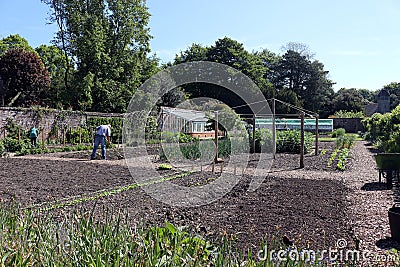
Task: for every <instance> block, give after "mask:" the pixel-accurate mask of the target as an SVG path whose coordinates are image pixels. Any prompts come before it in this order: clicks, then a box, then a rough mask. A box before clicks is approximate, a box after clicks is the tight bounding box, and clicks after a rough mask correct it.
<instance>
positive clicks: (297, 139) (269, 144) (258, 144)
mask: <svg viewBox="0 0 400 267" xmlns="http://www.w3.org/2000/svg"><path fill="white" fill-rule="evenodd" d="M255 137H256V141H255V149H256V151H255V152H257V153H260V152H272V148H273V140H272V132H271V130H269V129H260V130H256V136H255ZM252 142H253V140H252V137H251V135H250V147H252ZM312 143H313V135H312V134H311V133H308V132H305V133H304V152H305V153H308V152H309V150H310V148H311V147H312ZM300 146H301V133H300V131H298V130H288V131H277V132H276V152H277V153H285V152H287V153H300Z"/></svg>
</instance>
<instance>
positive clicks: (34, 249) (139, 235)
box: [0, 206, 353, 266]
mask: <svg viewBox="0 0 400 267" xmlns="http://www.w3.org/2000/svg"><path fill="white" fill-rule="evenodd" d="M95 210H97V211H96V212H95ZM99 210H100V211H99ZM0 225H1V229H0V259H1V266H323V265H324V264H325V265H326V264H327V262H326V259H325V258H324V259H318V257H316V256H314V257H307V258H304V259H301V258H300V259H299V258H298V259H291V258H290V257H288V258H287V259H286V260H284V261H278V260H277V259H276V257H275V256H276V255H275V256H274V254H273V253H272V251H273V250H277V249H285V250H286V251H287V252H286V254H288V253H290V252H291V253H294V254H296V255H303V254H304V251H303V250H298V249H297V248H290V249H289V248H287V247H285V246H281V245H279V241H278V239H276V240H275V239H274V240H272V241H271V242H269V243H268V246H267V245H263V246H261V247H260V249H259V250H256V251H251V250H249V251H247V252H239V251H238V250H236V249H235V248H234V247H233V243H232V240H233V239H232V236H229V235H221V236H220V238H218V240H215V243H216V244H217V245H215V244H213V243H212V242H210V241H208V240H206V239H204V238H203V237H201V236H199V235H196V234H193V233H190V232H189V231H188V230H187V229H186V228H184V227H176V226H174V225H172V224H171V223H169V222H167V221H166V222H165V226H162V227H159V226H152V227H147V228H145V227H142V226H138V225H135V224H132V223H131V218H129V214H126V213H121V212H120V211H114V210H110V209H106V208H103V209H101V208H99V209H95V208H93V209H92V210H85V209H74V210H72V211H70V212H66V210H63V209H61V210H58V212H57V215H55V214H54V213H50V212H43V211H37V210H26V209H25V210H24V209H19V208H18V207H15V206H12V207H5V206H1V207H0ZM302 253H303V254H302ZM343 266H353V265H352V264H347V265H343Z"/></svg>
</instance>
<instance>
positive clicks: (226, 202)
mask: <svg viewBox="0 0 400 267" xmlns="http://www.w3.org/2000/svg"><path fill="white" fill-rule="evenodd" d="M369 148H370V147H368V146H367V144H366V143H365V142H356V145H355V147H354V148H353V149H352V150H351V154H350V156H351V157H350V158H349V159H348V164H347V165H346V170H345V171H344V172H341V171H338V170H336V169H335V167H334V166H335V164H336V162H333V164H332V166H333V167H328V160H329V158H330V155H331V153H332V151H333V150H334V144H333V143H330V142H323V143H321V145H320V149H322V150H323V151H324V153H322V154H320V155H318V156H313V155H306V156H305V159H304V163H305V168H303V169H298V166H299V155H294V154H278V155H277V157H276V159H275V160H274V162H273V165H272V168H271V169H270V170H269V169H265V170H264V172H265V177H263V178H265V179H264V180H263V181H262V183H261V185H260V186H259V187H258V188H257V190H256V191H251V190H249V184H250V183H251V181H252V179H253V178H252V176H251V175H249V174H251V173H252V168H254V166H255V162H257V155H252V156H251V161H250V163H249V165H248V166H247V168H246V170H245V173H244V175H243V176H240V177H239V178H238V183H237V184H236V186H235V187H234V188H233V189H232V190H231V191H230V192H229V193H228V194H227V195H225V196H224V197H222V198H220V199H217V200H216V201H214V202H212V203H210V204H207V205H204V206H200V207H173V206H169V205H167V204H163V202H160V201H158V200H156V199H154V198H153V197H151V196H150V195H148V194H147V193H146V191H145V190H143V189H142V188H135V189H130V190H127V191H123V192H121V193H118V194H115V195H111V196H108V197H101V198H98V199H97V200H96V201H95V202H93V201H87V202H82V203H80V204H77V205H76V206H74V207H64V210H66V211H68V210H71V209H74V208H77V207H78V208H80V209H81V208H88V209H90V208H92V207H93V205H96V207H97V208H98V209H101V208H102V206H107V207H109V208H111V209H114V210H123V211H125V212H128V213H129V216H131V218H132V223H146V224H158V225H163V224H164V221H165V220H168V221H170V222H172V223H174V224H176V225H185V226H188V227H189V228H191V229H192V230H193V231H197V232H199V233H201V234H202V235H203V236H207V237H208V238H210V239H213V240H214V239H217V238H218V237H219V235H220V234H221V233H227V234H235V235H236V237H237V241H236V244H237V246H239V247H241V248H253V249H255V248H258V246H259V245H260V244H261V241H262V240H271V239H273V238H278V239H280V236H282V235H287V236H288V237H289V238H291V239H293V240H294V241H295V244H296V245H298V246H299V247H300V246H302V247H304V246H308V247H309V248H311V249H314V250H318V249H320V250H321V249H326V248H328V247H333V246H335V245H336V242H337V241H338V240H340V239H344V240H346V242H347V245H348V247H350V248H359V249H365V250H367V249H368V250H371V251H373V252H377V253H382V252H383V251H385V250H387V249H390V248H393V247H395V248H399V246H398V244H397V243H396V242H393V241H392V240H391V239H390V229H389V223H388V218H387V217H388V216H387V211H388V209H389V208H390V207H391V205H393V201H394V200H395V198H396V196H398V195H399V193H398V192H399V190H398V188H397V186H395V187H394V189H393V190H386V187H385V186H382V184H379V183H377V181H378V172H377V170H376V169H375V162H374V159H373V157H372V155H373V152H374V151H370V150H369ZM107 153H108V154H107V158H108V160H107V161H103V160H92V161H90V160H88V159H89V157H90V151H86V152H77V153H57V154H51V155H42V156H40V155H39V156H38V155H36V156H25V157H13V158H0V165H1V167H2V168H1V169H0V177H1V179H0V198H1V199H2V200H3V201H4V202H7V201H10V200H11V199H14V201H16V202H17V203H19V204H20V205H22V206H31V205H34V204H41V203H42V204H43V203H49V202H52V201H56V200H57V201H59V202H62V199H65V198H76V197H77V196H85V195H90V194H95V193H96V192H99V191H101V190H105V189H107V190H111V189H113V188H118V187H119V186H126V185H130V184H133V183H135V182H136V180H135V179H134V178H135V177H140V176H141V175H143V174H144V173H143V172H145V171H146V168H153V169H155V168H156V167H157V166H158V165H157V164H154V166H143V168H137V169H133V170H132V169H131V171H130V170H129V169H128V167H127V166H126V163H125V161H124V160H120V159H121V158H122V157H123V153H122V151H121V150H109V151H107ZM207 170H209V169H207ZM216 170H218V167H217V166H216ZM238 172H239V171H238ZM175 173H177V170H171V171H163V172H161V175H163V176H165V175H168V174H170V175H173V174H175ZM218 177H219V174H218V173H212V172H210V171H203V172H199V171H196V172H194V173H193V174H190V175H188V176H184V177H181V178H177V179H175V180H173V181H172V182H173V183H174V184H175V185H180V186H185V187H196V186H201V185H204V184H208V183H211V182H213V181H215V180H217V179H218ZM397 200H398V199H397ZM44 205H46V204H44Z"/></svg>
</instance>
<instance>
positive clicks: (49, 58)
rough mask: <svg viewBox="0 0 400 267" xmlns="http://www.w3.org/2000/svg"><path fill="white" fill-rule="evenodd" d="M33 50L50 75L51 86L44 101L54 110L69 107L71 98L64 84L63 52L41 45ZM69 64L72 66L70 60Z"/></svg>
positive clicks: (55, 47) (57, 48) (64, 64)
mask: <svg viewBox="0 0 400 267" xmlns="http://www.w3.org/2000/svg"><path fill="white" fill-rule="evenodd" d="M35 50H36V52H37V53H38V54H39V56H40V58H41V59H42V61H43V64H44V66H45V67H46V69H47V71H48V72H49V73H50V79H51V86H50V89H49V91H48V94H47V95H46V96H45V97H46V99H44V100H45V101H46V102H47V103H48V105H49V106H51V107H54V108H63V107H68V106H70V105H71V101H72V98H71V95H70V92H68V91H67V88H66V87H65V82H64V78H65V75H66V72H67V66H66V63H65V58H64V54H63V51H62V50H61V49H60V48H59V47H57V46H54V45H41V46H39V47H37V48H36V49H35ZM69 64H72V62H71V60H70V63H69Z"/></svg>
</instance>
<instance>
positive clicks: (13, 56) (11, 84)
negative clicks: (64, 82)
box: [0, 48, 50, 106]
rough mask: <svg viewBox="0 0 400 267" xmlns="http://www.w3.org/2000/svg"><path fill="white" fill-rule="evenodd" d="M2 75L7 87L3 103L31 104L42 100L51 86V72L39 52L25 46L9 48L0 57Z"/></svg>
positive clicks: (0, 74) (9, 104)
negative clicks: (28, 49)
mask: <svg viewBox="0 0 400 267" xmlns="http://www.w3.org/2000/svg"><path fill="white" fill-rule="evenodd" d="M0 76H1V78H2V80H3V82H4V85H5V88H6V90H5V91H4V93H3V95H2V104H3V105H4V104H5V103H6V102H7V103H8V104H7V105H8V106H11V105H16V106H30V105H31V104H33V103H37V102H38V101H40V99H41V98H42V95H43V94H46V92H47V90H48V89H49V86H50V77H49V72H48V71H47V70H46V68H45V67H44V65H43V63H42V61H41V59H40V58H39V56H38V55H37V53H34V52H28V51H25V50H24V49H23V48H17V49H9V50H8V51H7V52H6V53H5V54H4V55H3V56H2V57H1V58H0ZM39 104H40V103H39Z"/></svg>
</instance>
